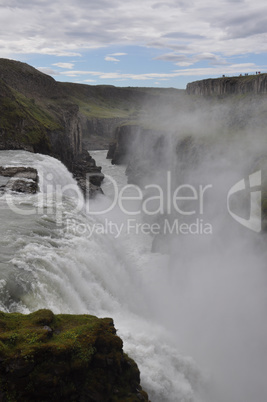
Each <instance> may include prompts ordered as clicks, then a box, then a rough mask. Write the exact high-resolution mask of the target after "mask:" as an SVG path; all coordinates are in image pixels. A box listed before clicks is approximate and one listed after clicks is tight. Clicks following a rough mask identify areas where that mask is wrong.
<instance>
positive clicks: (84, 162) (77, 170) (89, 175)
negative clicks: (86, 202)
mask: <svg viewBox="0 0 267 402" xmlns="http://www.w3.org/2000/svg"><path fill="white" fill-rule="evenodd" d="M101 169H102V168H101V167H100V166H96V162H95V160H94V159H93V158H92V157H91V156H90V154H89V152H87V151H85V150H84V151H83V152H82V153H80V154H79V155H78V156H77V157H76V158H75V159H74V161H73V165H72V172H73V175H74V177H75V179H76V180H77V182H78V184H79V186H80V188H81V189H82V191H83V194H84V195H85V196H86V197H90V198H92V197H94V196H95V195H97V194H99V193H103V191H102V189H101V183H102V181H103V179H104V174H103V173H102V172H101Z"/></svg>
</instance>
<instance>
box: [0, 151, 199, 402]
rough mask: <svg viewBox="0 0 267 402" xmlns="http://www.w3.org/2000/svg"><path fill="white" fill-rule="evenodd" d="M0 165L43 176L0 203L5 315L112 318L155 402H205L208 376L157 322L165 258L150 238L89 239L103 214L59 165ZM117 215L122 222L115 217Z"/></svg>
mask: <svg viewBox="0 0 267 402" xmlns="http://www.w3.org/2000/svg"><path fill="white" fill-rule="evenodd" d="M102 157H103V155H102ZM0 160H1V165H2V166H32V167H35V168H36V169H37V170H38V172H39V178H40V181H39V186H40V192H39V193H38V194H34V195H29V194H27V195H26V194H13V195H12V202H11V200H10V198H9V197H10V195H9V196H6V195H3V196H2V197H1V198H0V207H1V229H0V235H1V237H0V238H1V245H0V247H1V262H0V268H1V269H0V274H1V277H0V308H1V310H3V311H7V312H14V311H18V312H22V313H28V312H31V311H34V310H36V309H40V308H49V309H51V310H52V311H53V312H54V313H75V314H86V313H88V314H94V315H97V316H99V317H106V316H111V317H112V318H113V319H114V321H115V326H116V328H117V329H118V335H119V336H120V337H121V338H122V339H123V342H124V350H125V352H126V353H129V355H130V356H131V357H132V358H134V359H135V360H136V362H137V364H138V366H139V368H140V371H141V382H142V386H143V387H144V389H145V390H146V391H147V392H148V393H149V396H150V399H151V400H152V401H153V402H155V401H156V402H157V401H158V402H162V401H170V402H172V401H173V402H174V401H184V402H189V401H190V402H192V401H200V396H199V390H200V388H201V384H202V382H203V381H204V376H203V375H202V374H201V373H200V370H199V368H198V367H197V365H196V363H195V362H194V360H193V358H192V357H187V356H185V355H184V354H183V353H182V351H180V350H179V349H178V348H177V346H176V345H175V338H174V337H173V336H172V334H171V333H169V332H168V331H167V330H165V328H164V325H162V324H161V323H160V322H158V321H157V317H156V315H155V314H154V309H153V303H154V300H151V297H150V296H151V292H150V290H149V289H150V288H151V283H153V281H154V278H153V272H152V271H151V266H152V264H153V266H154V268H155V270H157V269H160V268H161V267H162V266H164V264H166V256H162V255H160V254H158V255H152V254H151V253H150V246H151V239H150V237H149V236H143V237H141V238H140V236H132V237H129V236H121V237H117V238H114V236H113V235H112V234H111V233H102V232H100V231H98V232H97V231H92V233H91V235H90V236H89V232H88V230H89V229H88V228H93V227H96V226H94V225H98V224H102V223H103V219H106V216H105V217H103V216H98V215H94V214H90V213H88V208H87V206H86V205H80V204H79V202H77V199H78V201H80V200H81V198H80V191H79V189H78V187H77V185H76V182H75V181H74V179H73V178H72V176H71V174H70V173H69V172H68V170H67V169H66V168H65V167H64V166H63V165H62V164H61V163H60V162H59V161H58V160H56V159H54V158H52V157H49V156H44V155H38V154H31V153H27V152H24V151H1V153H0ZM111 172H112V169H111ZM116 174H119V175H121V177H123V172H122V173H121V174H120V173H118V172H117V173H116ZM122 180H123V178H122ZM106 186H108V184H107V183H106ZM62 188H63V189H64V191H63V196H62V195H61V196H60V197H59V196H58V193H59V190H60V189H62ZM99 203H103V205H105V203H108V200H107V197H105V196H103V197H100V199H98V200H96V201H95V209H97V208H98V206H99ZM92 207H93V209H94V205H92ZM112 214H113V215H112V216H113V219H117V221H119V220H120V219H122V218H121V217H120V215H119V212H118V211H113V212H112ZM107 216H108V217H109V218H110V215H109V214H107ZM86 228H87V229H88V230H86ZM152 287H153V286H152ZM156 297H159V295H157V296H156Z"/></svg>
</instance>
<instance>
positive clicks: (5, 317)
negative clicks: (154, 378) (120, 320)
mask: <svg viewBox="0 0 267 402" xmlns="http://www.w3.org/2000/svg"><path fill="white" fill-rule="evenodd" d="M122 347H123V343H122V340H121V339H120V338H119V337H118V336H117V335H116V330H115V328H114V324H113V320H112V319H111V318H102V319H99V318H97V317H95V316H91V315H67V314H60V315H54V314H53V313H52V311H50V310H39V311H36V312H34V313H31V314H28V315H23V314H19V313H3V312H0V401H3V402H4V401H14V402H15V401H16V402H17V401H25V402H27V401H43V402H45V401H57V402H58V401H64V402H65V401H75V402H77V401H101V402H102V401H114V402H115V401H125V402H126V401H128V402H134V401H142V400H143V401H147V400H148V397H147V394H146V393H145V392H144V391H143V390H142V388H141V386H140V373H139V370H138V367H137V365H136V363H135V362H134V361H133V360H132V359H130V358H129V357H128V356H127V355H126V354H125V353H123V349H122Z"/></svg>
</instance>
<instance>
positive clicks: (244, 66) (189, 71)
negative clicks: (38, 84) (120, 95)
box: [61, 63, 267, 81]
mask: <svg viewBox="0 0 267 402" xmlns="http://www.w3.org/2000/svg"><path fill="white" fill-rule="evenodd" d="M266 67H267V66H266ZM260 69H261V68H260V67H259V66H257V65H256V64H254V63H240V64H232V65H227V66H224V65H218V66H215V67H206V68H184V69H179V70H173V71H171V72H168V73H144V74H132V73H120V72H101V71H90V70H88V71H65V72H64V73H61V74H64V75H65V76H68V77H74V76H75V77H78V76H82V75H86V76H94V77H97V78H98V79H101V80H110V79H111V80H124V79H128V80H133V81H136V80H139V81H145V80H157V81H165V80H168V79H171V78H175V77H181V76H216V77H220V76H222V75H223V74H224V75H229V76H233V75H239V74H244V73H255V71H258V70H260Z"/></svg>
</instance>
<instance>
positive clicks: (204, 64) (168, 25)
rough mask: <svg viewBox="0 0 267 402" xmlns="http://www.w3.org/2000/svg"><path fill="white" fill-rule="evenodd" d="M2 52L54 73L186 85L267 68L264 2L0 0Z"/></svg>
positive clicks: (97, 80) (61, 77) (99, 80)
mask: <svg viewBox="0 0 267 402" xmlns="http://www.w3.org/2000/svg"><path fill="white" fill-rule="evenodd" d="M0 57H4V58H9V59H14V60H19V61H22V62H26V63H28V64H30V65H32V66H33V67H35V68H37V69H39V70H40V71H42V72H44V73H46V74H49V75H51V76H53V78H55V79H56V80H57V81H67V82H77V83H85V84H90V85H99V84H108V85H116V86H126V87H127V86H132V87H135V86H142V87H174V88H181V89H183V88H185V87H186V84H187V83H188V82H192V81H196V80H201V79H205V78H216V77H220V76H222V75H225V76H233V75H240V74H246V73H248V74H255V73H256V71H257V72H258V71H260V72H267V3H266V0H257V1H255V0H222V1H218V0H198V1H196V0H188V1H185V0H181V1H180V0H167V1H160V0H159V1H158V0H135V1H129V0H75V1H74V0H0Z"/></svg>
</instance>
